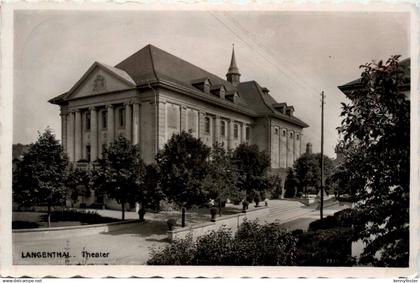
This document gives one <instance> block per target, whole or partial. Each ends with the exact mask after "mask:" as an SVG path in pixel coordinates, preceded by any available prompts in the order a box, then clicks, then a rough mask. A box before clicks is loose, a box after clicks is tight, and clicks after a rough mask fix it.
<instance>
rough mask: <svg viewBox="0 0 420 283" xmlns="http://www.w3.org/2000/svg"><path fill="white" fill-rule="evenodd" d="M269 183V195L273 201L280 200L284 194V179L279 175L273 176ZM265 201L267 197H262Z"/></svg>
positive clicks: (269, 178) (268, 179)
mask: <svg viewBox="0 0 420 283" xmlns="http://www.w3.org/2000/svg"><path fill="white" fill-rule="evenodd" d="M267 181H268V194H269V196H270V198H271V199H278V198H280V197H281V194H282V189H283V187H282V178H281V177H280V176H279V175H272V176H269V177H268V178H267ZM261 198H263V199H265V197H263V196H261Z"/></svg>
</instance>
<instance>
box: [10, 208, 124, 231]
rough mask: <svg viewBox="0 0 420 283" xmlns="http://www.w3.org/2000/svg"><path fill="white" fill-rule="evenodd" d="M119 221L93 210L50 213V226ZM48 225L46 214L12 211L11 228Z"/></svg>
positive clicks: (43, 226)
mask: <svg viewBox="0 0 420 283" xmlns="http://www.w3.org/2000/svg"><path fill="white" fill-rule="evenodd" d="M116 221H120V220H119V219H116V218H112V217H103V216H101V215H99V214H98V213H97V212H95V211H79V210H58V211H53V212H52V213H51V227H64V226H78V225H87V224H102V223H111V222H116ZM45 227H48V215H47V214H46V213H40V212H13V222H12V229H30V228H45Z"/></svg>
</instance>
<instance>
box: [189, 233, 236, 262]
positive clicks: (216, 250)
mask: <svg viewBox="0 0 420 283" xmlns="http://www.w3.org/2000/svg"><path fill="white" fill-rule="evenodd" d="M234 254H235V246H234V240H233V237H232V232H231V231H230V230H229V229H226V228H221V229H219V230H218V231H212V232H210V233H209V234H207V235H204V236H201V237H199V238H198V239H197V241H196V250H195V254H194V264H197V265H232V264H233V262H234V261H233V259H234Z"/></svg>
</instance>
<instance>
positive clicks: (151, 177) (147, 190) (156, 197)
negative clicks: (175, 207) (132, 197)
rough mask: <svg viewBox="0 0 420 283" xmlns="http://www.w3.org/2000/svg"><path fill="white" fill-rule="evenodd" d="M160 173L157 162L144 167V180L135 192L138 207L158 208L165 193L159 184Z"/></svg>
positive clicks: (155, 209) (156, 209)
mask: <svg viewBox="0 0 420 283" xmlns="http://www.w3.org/2000/svg"><path fill="white" fill-rule="evenodd" d="M159 179H160V173H159V167H158V166H157V164H149V165H146V167H145V176H144V182H143V186H142V187H141V189H140V190H139V191H138V194H137V197H136V199H137V201H138V202H139V204H140V209H143V210H145V209H147V208H149V209H152V210H154V211H158V210H159V203H160V201H161V200H162V199H164V198H165V194H164V193H163V192H162V189H161V187H160V184H159Z"/></svg>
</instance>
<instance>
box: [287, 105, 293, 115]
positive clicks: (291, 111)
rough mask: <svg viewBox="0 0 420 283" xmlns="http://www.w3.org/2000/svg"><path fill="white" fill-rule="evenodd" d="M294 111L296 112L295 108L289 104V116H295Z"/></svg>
mask: <svg viewBox="0 0 420 283" xmlns="http://www.w3.org/2000/svg"><path fill="white" fill-rule="evenodd" d="M293 112H295V108H294V107H293V106H291V105H290V106H287V108H286V115H287V116H293Z"/></svg>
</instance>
